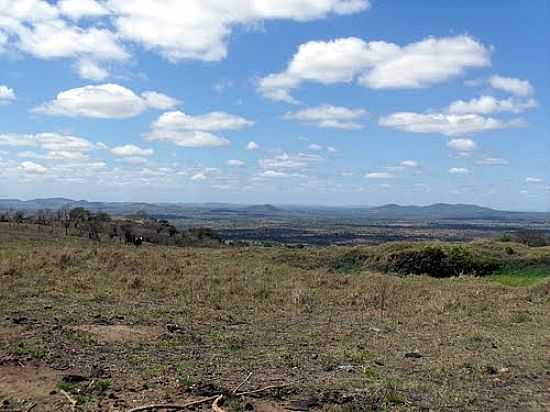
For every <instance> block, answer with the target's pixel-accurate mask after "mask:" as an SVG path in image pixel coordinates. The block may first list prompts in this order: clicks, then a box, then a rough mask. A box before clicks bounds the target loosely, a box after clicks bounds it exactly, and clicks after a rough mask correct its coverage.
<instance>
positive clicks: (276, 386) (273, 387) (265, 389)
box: [235, 383, 292, 396]
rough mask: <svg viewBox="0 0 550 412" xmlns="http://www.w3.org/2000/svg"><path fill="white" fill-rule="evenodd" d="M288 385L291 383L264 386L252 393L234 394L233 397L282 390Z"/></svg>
mask: <svg viewBox="0 0 550 412" xmlns="http://www.w3.org/2000/svg"><path fill="white" fill-rule="evenodd" d="M289 385H292V383H284V384H282V385H270V386H266V387H264V388H260V389H254V390H253V391H246V392H238V393H235V395H237V396H241V395H250V394H253V393H258V392H263V391H267V390H269V389H278V388H284V387H285V386H289Z"/></svg>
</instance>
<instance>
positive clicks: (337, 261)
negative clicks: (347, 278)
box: [329, 254, 365, 273]
mask: <svg viewBox="0 0 550 412" xmlns="http://www.w3.org/2000/svg"><path fill="white" fill-rule="evenodd" d="M364 262H365V257H364V256H361V255H355V254H346V255H344V256H336V257H334V258H333V259H331V261H330V263H329V269H330V271H331V272H335V273H351V272H357V271H359V270H361V268H362V266H363V264H364Z"/></svg>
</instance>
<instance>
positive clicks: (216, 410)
mask: <svg viewBox="0 0 550 412" xmlns="http://www.w3.org/2000/svg"><path fill="white" fill-rule="evenodd" d="M222 399H223V395H220V396H218V397H217V398H216V399H215V400H214V402H213V403H212V412H225V411H224V410H223V409H222V408H220V407H219V406H218V402H219V401H221V400H222Z"/></svg>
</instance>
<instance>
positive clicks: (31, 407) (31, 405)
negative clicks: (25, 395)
mask: <svg viewBox="0 0 550 412" xmlns="http://www.w3.org/2000/svg"><path fill="white" fill-rule="evenodd" d="M36 405H38V404H37V403H36V402H33V403H31V404H30V406H29V407H28V408H27V409H25V412H30V411H31V410H32V409H34V407H35V406H36Z"/></svg>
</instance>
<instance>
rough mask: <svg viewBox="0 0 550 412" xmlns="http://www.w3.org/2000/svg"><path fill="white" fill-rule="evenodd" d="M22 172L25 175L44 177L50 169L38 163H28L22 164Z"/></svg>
mask: <svg viewBox="0 0 550 412" xmlns="http://www.w3.org/2000/svg"><path fill="white" fill-rule="evenodd" d="M21 170H22V171H23V172H25V173H30V174H38V175H43V174H46V173H47V172H48V169H47V168H46V167H44V166H42V165H40V164H38V163H34V162H31V161H26V162H23V163H21Z"/></svg>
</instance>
